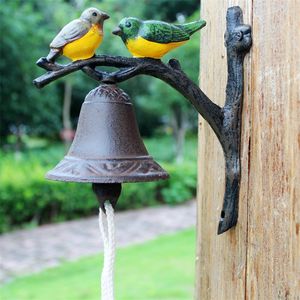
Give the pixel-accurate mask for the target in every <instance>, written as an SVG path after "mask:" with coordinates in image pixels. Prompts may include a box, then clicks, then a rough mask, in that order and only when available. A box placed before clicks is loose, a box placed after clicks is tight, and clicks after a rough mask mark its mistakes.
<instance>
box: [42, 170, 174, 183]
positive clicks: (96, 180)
mask: <svg viewBox="0 0 300 300" xmlns="http://www.w3.org/2000/svg"><path fill="white" fill-rule="evenodd" d="M45 178H46V179H47V180H52V181H59V182H77V183H139V182H153V181H159V180H166V179H169V178H170V175H169V174H168V173H167V172H165V173H162V174H160V175H157V174H153V175H146V176H131V177H128V176H119V177H111V178H105V177H94V178H93V177H90V178H85V179H84V178H77V177H69V176H59V175H54V174H50V173H47V174H46V176H45Z"/></svg>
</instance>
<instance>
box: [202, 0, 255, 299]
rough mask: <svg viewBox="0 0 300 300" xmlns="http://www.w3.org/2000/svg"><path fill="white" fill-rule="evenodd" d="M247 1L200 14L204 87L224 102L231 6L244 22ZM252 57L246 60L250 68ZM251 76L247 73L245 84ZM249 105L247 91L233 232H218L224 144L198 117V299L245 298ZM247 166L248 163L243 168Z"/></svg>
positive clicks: (209, 2) (213, 4)
mask: <svg viewBox="0 0 300 300" xmlns="http://www.w3.org/2000/svg"><path fill="white" fill-rule="evenodd" d="M247 2H248V1H219V0H205V1H202V3H201V5H202V10H201V17H202V18H203V19H204V20H206V21H207V26H206V28H204V29H203V30H202V32H201V52H200V53H201V55H200V60H201V74H200V77H201V80H200V86H201V87H202V89H203V91H204V92H206V93H207V95H208V96H209V97H210V99H212V100H213V101H215V102H216V103H218V104H219V105H221V106H223V105H224V101H225V88H226V81H227V62H226V48H225V46H224V32H225V29H226V19H225V18H226V11H227V8H228V7H230V6H234V5H239V6H241V8H242V9H243V11H244V23H245V24H250V23H251V22H250V20H251V6H249V4H248V3H247ZM249 60H250V56H249V55H247V57H246V59H245V65H246V70H249V69H250V68H249V67H247V66H248V65H249ZM249 78H250V76H249V74H245V82H246V85H248V84H249ZM249 105H250V99H249V97H248V95H247V91H246V92H245V95H244V107H243V128H242V131H243V134H242V140H243V145H246V147H244V146H243V147H242V161H241V163H242V166H243V168H242V179H241V194H240V208H239V222H238V225H237V226H236V227H235V229H233V230H229V231H228V232H226V233H224V234H222V235H219V236H217V226H218V220H219V216H220V212H221V209H222V201H223V194H224V158H223V153H222V149H221V146H220V145H219V142H218V140H217V138H216V137H215V135H214V133H213V132H212V130H211V129H210V128H209V126H208V125H207V123H206V122H205V121H204V120H203V119H200V120H199V160H198V161H199V181H198V182H199V185H198V201H199V202H198V203H199V205H198V217H199V218H198V243H197V245H198V250H197V256H196V260H197V267H196V270H197V273H196V278H197V279H196V280H197V284H196V299H201V300H202V299H230V300H234V299H238V300H239V299H243V297H244V294H245V285H246V283H245V270H246V240H247V234H246V231H247V202H246V199H247V194H246V192H247V188H245V185H247V182H248V180H247V177H248V172H247V165H248V144H247V141H248V139H249V137H248V136H249V127H250V126H249V124H248V123H249V122H250V119H249V118H250V114H249ZM245 166H246V167H245Z"/></svg>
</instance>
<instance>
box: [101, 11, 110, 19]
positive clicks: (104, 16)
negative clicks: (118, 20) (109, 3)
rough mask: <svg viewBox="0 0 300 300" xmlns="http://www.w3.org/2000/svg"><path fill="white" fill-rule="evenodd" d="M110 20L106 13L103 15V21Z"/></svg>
mask: <svg viewBox="0 0 300 300" xmlns="http://www.w3.org/2000/svg"><path fill="white" fill-rule="evenodd" d="M109 18H110V16H109V15H107V14H105V13H103V14H102V19H103V21H104V20H107V19H109Z"/></svg>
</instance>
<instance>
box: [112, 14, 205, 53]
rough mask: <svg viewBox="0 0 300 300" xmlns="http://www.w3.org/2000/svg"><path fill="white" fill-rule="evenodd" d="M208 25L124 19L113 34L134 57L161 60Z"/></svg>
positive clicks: (203, 23) (203, 22)
mask: <svg viewBox="0 0 300 300" xmlns="http://www.w3.org/2000/svg"><path fill="white" fill-rule="evenodd" d="M205 25H206V22H205V21H204V20H199V21H196V22H191V23H186V24H180V25H172V24H169V23H166V22H161V21H152V20H151V21H142V20H139V19H137V18H124V19H122V20H121V22H120V23H119V25H118V27H117V28H116V29H115V30H114V31H113V34H115V35H119V36H120V37H121V38H122V40H123V42H124V43H125V45H126V47H127V49H128V50H129V52H130V53H131V54H132V55H133V56H134V57H151V58H156V59H160V58H161V57H162V56H164V55H165V54H166V53H168V52H169V51H171V50H172V49H174V48H177V47H179V46H181V45H183V44H184V43H186V42H187V41H188V40H189V39H190V36H191V35H192V34H193V33H194V32H196V31H198V30H200V29H201V28H202V27H204V26H205Z"/></svg>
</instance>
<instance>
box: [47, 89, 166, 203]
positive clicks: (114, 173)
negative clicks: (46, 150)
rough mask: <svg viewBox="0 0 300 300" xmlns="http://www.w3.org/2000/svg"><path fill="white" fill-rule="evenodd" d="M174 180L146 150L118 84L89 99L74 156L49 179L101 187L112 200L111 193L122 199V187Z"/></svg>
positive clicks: (91, 94)
mask: <svg viewBox="0 0 300 300" xmlns="http://www.w3.org/2000/svg"><path fill="white" fill-rule="evenodd" d="M168 177H169V175H168V174H167V172H166V171H165V170H163V169H162V168H161V166H160V165H159V164H158V163H156V162H155V161H154V160H153V158H152V157H151V156H149V154H148V152H147V150H146V148H145V145H144V143H143V141H142V139H141V137H140V133H139V130H138V126H137V122H136V118H135V114H134V110H133V106H132V104H131V102H130V99H129V96H128V95H127V94H126V93H125V92H124V91H123V90H121V89H119V88H118V87H116V85H112V84H105V85H100V86H99V87H97V88H95V89H93V90H92V91H90V92H89V94H88V95H87V96H86V98H85V101H84V103H83V105H82V107H81V112H80V116H79V121H78V126H77V131H76V135H75V138H74V141H73V143H72V145H71V147H70V150H69V152H68V154H67V155H66V156H65V157H64V159H63V160H62V161H61V162H60V163H59V164H58V165H57V166H56V167H55V168H54V169H52V170H51V171H49V172H48V173H47V175H46V178H47V179H51V180H59V181H73V182H91V183H101V184H102V185H95V184H94V185H93V189H94V191H95V193H96V194H97V196H98V195H100V194H101V193H102V194H103V196H104V198H106V200H109V199H107V198H109V195H110V194H111V197H110V198H118V196H119V194H120V192H121V185H120V184H121V183H124V182H139V181H154V180H159V179H166V178H168ZM98 199H99V197H98ZM110 200H111V199H110ZM115 201H116V200H115ZM115 201H113V202H115Z"/></svg>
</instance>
